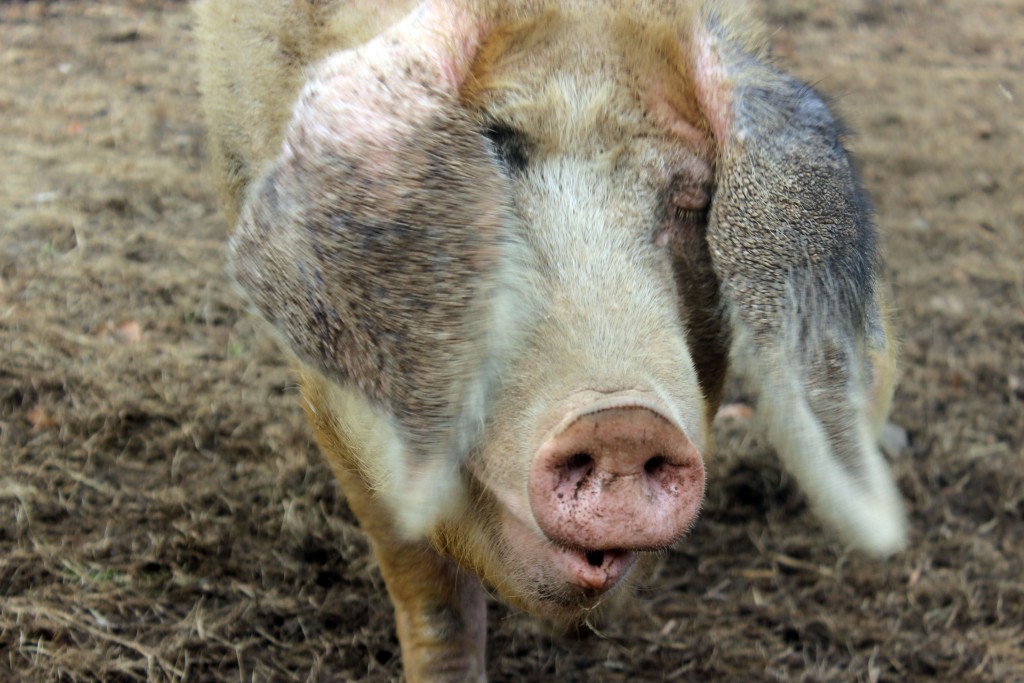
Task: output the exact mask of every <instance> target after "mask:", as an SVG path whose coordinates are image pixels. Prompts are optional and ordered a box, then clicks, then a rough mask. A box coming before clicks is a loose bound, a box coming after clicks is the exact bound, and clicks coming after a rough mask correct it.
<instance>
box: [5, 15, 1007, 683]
mask: <svg viewBox="0 0 1024 683" xmlns="http://www.w3.org/2000/svg"><path fill="white" fill-rule="evenodd" d="M968 7H969V9H968ZM763 10H764V15H765V17H766V19H767V21H768V23H769V25H770V26H772V27H773V30H774V33H773V43H774V47H775V52H776V55H777V58H778V60H779V61H780V62H781V63H782V64H783V65H785V66H786V67H787V68H790V69H791V70H793V71H794V72H796V73H797V74H798V75H800V76H802V77H804V78H806V79H808V80H810V81H812V82H814V83H816V84H817V85H818V87H819V88H820V89H822V90H823V91H825V92H827V93H830V94H832V95H834V96H836V98H837V103H838V108H839V109H840V111H842V112H843V114H844V116H845V118H846V119H847V121H848V122H849V123H850V124H851V126H852V127H853V128H854V129H856V130H857V131H859V135H858V136H857V137H856V138H854V139H853V140H852V141H851V145H852V147H853V149H854V150H855V151H856V153H857V156H858V159H859V162H860V163H861V165H862V167H863V174H864V176H865V179H866V182H867V185H868V188H869V190H870V192H871V194H872V196H873V198H874V201H875V203H876V206H877V210H878V223H879V226H880V228H881V231H882V233H883V236H884V243H885V246H886V250H887V266H886V270H887V274H888V277H889V280H890V281H891V283H892V288H893V291H894V295H895V297H894V298H895V302H896V307H897V310H898V323H897V330H898V334H899V336H900V337H901V339H902V366H903V372H902V383H901V386H900V389H899V391H898V394H897V398H896V403H895V408H894V414H893V420H894V421H895V423H897V424H898V425H900V426H902V427H903V428H904V429H905V430H906V432H907V435H908V443H907V444H906V446H905V447H904V448H903V449H902V450H901V451H900V452H899V453H897V454H896V455H895V456H894V457H893V466H894V469H895V472H896V475H897V477H898V480H899V485H900V488H901V489H902V491H903V493H904V494H905V496H906V500H907V502H908V505H909V510H910V515H911V520H912V525H913V529H912V533H911V543H910V547H909V548H908V549H907V550H906V552H904V553H902V554H900V555H898V556H897V557H895V558H893V559H892V560H890V561H886V562H877V561H873V560H869V559H866V558H864V557H861V556H858V555H855V554H850V553H846V552H844V551H843V550H842V549H841V548H840V547H839V546H838V545H837V544H836V543H835V542H834V541H833V540H832V539H831V538H830V537H829V536H828V535H826V534H825V533H823V532H822V531H821V529H820V528H819V526H818V525H817V523H816V522H815V521H814V519H813V518H812V517H811V516H810V515H809V514H807V510H806V506H805V504H804V502H803V498H802V497H801V495H800V493H799V492H798V491H797V490H796V489H795V487H794V486H793V484H792V482H791V481H790V480H789V479H788V478H787V477H786V476H785V475H784V474H783V473H782V472H781V471H780V469H779V466H778V464H777V462H776V460H775V458H774V456H772V454H771V453H770V452H769V451H768V449H767V448H766V446H765V445H764V444H763V443H762V442H761V441H760V440H759V439H758V438H756V437H753V436H751V435H750V433H749V429H748V427H749V425H748V424H747V422H746V421H745V420H743V419H732V420H723V421H722V422H721V423H720V424H719V425H718V426H719V431H720V435H719V439H720V448H719V453H718V454H717V456H716V457H715V458H714V460H713V461H712V462H711V463H710V466H709V467H710V469H709V477H710V478H709V495H708V501H707V504H706V506H705V510H704V512H703V514H702V518H701V521H700V522H699V524H698V527H697V528H696V530H695V531H694V532H693V533H692V535H691V536H690V537H689V539H688V540H687V541H685V542H684V543H683V544H682V545H681V547H680V548H679V549H678V550H675V551H673V552H671V553H669V554H668V555H667V556H666V557H665V563H664V569H663V571H662V573H661V576H660V578H659V579H658V580H657V581H656V582H655V583H654V585H652V586H651V587H650V588H648V589H646V590H644V591H642V592H641V595H640V599H639V600H637V601H635V604H634V605H633V606H632V607H631V608H630V612H631V613H629V614H627V615H625V616H623V617H622V618H621V619H618V620H616V621H614V622H612V623H610V624H608V625H607V626H606V628H605V629H604V630H603V631H602V632H601V633H600V634H598V635H592V636H590V637H589V638H585V639H583V640H580V641H572V642H566V641H563V640H559V639H557V638H552V637H550V636H548V635H547V634H546V632H545V629H544V628H543V626H542V625H540V624H537V623H536V622H534V621H532V620H530V619H528V618H526V617H525V616H523V615H521V614H518V613H516V612H514V611H511V610H509V609H506V608H504V607H502V606H500V605H498V604H497V603H495V604H494V605H492V607H491V609H490V613H489V623H490V637H489V645H488V647H489V664H488V666H489V673H490V676H491V678H492V680H495V681H543V680H559V681H586V682H588V683H594V682H598V681H674V680H681V681H762V680H765V681H767V680H801V681H872V682H873V681H931V680H941V681H1024V139H1022V138H1024V116H1022V114H1024V3H1022V2H1021V1H1020V0H980V1H978V2H973V3H960V2H954V1H953V0H946V1H942V0H940V1H937V2H927V1H925V0H853V1H852V2H843V3H839V2H835V3H832V4H829V3H820V2H811V1H809V0H796V1H795V2H786V3H784V2H781V1H776V0H770V1H769V2H767V3H765V4H764V6H763ZM190 21H191V17H190V10H189V8H188V6H187V4H185V3H183V2H169V1H166V2H161V1H159V0H110V1H104V2H97V1H89V2H85V1H82V2H18V1H15V2H11V1H10V0H7V1H5V2H0V74H2V75H0V153H2V159H3V172H2V176H0V653H2V656H0V680H61V681H64V680H67V681H80V680H103V681H132V680H156V681H160V680H174V681H179V680H182V681H185V680H187V681H237V680H242V681H250V680H252V681H316V680H329V681H345V680H365V681H393V680H398V679H399V678H400V676H401V662H400V659H399V651H398V646H397V641H396V639H395V636H394V632H393V623H392V617H391V613H390V606H389V604H388V602H387V600H386V597H385V595H384V588H383V585H382V583H381V579H380V576H379V574H378V573H377V570H376V568H375V565H374V562H373V560H372V558H371V557H370V556H369V554H368V548H367V543H366V541H365V539H364V538H363V537H362V535H361V534H360V532H359V531H358V529H357V527H356V525H355V523H354V521H353V518H352V516H351V514H350V512H349V510H348V508H347V507H346V504H345V502H344V500H343V499H342V498H341V497H340V494H339V492H338V489H337V487H336V485H335V484H334V482H333V480H332V479H331V477H330V475H329V473H328V471H327V469H326V467H325V466H324V464H323V463H322V462H321V460H320V457H319V455H318V453H317V451H316V450H315V448H314V446H313V445H312V443H311V439H310V437H309V434H308V431H307V428H306V426H305V425H304V423H303V419H302V416H301V414H300V410H299V407H298V401H297V398H296V392H295V386H294V382H293V379H292V377H291V374H290V372H289V369H288V367H287V365H286V364H285V361H284V360H283V358H282V356H281V354H279V353H278V352H277V351H276V350H275V348H274V347H273V345H272V344H271V343H270V342H269V341H268V340H267V339H266V338H265V337H264V336H263V335H262V334H260V333H257V327H256V325H255V324H254V322H253V321H252V320H251V319H250V318H249V317H248V316H247V315H246V314H245V313H244V312H243V306H242V305H241V301H240V299H239V297H238V296H237V295H236V294H235V292H234V291H233V289H232V287H231V286H230V284H229V282H228V280H227V277H226V276H225V273H224V258H223V248H224V241H225V236H226V234H227V231H228V228H227V226H226V225H225V224H224V222H223V219H222V218H221V217H220V216H219V214H218V209H217V206H216V203H215V200H214V195H213V192H212V190H211V183H210V180H209V178H208V177H207V176H206V175H204V171H203V168H204V157H205V152H204V133H203V126H202V122H201V120H200V117H199V113H198V109H197V93H196V85H195V83H196V75H195V67H194V65H193V54H192V36H191V31H190Z"/></svg>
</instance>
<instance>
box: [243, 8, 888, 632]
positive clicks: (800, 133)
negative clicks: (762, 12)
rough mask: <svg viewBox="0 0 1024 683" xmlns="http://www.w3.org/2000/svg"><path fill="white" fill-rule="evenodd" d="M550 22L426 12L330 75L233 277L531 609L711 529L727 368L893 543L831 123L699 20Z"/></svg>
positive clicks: (417, 496)
mask: <svg viewBox="0 0 1024 683" xmlns="http://www.w3.org/2000/svg"><path fill="white" fill-rule="evenodd" d="M543 4H544V3H537V2H525V3H493V7H491V8H490V9H479V7H477V5H479V3H473V5H474V9H469V8H468V4H467V5H463V4H462V3H458V2H449V3H443V2H438V3H433V4H431V3H428V4H426V5H423V6H421V7H420V8H418V9H417V11H416V12H415V13H414V14H413V15H411V16H410V17H408V18H407V19H406V20H404V21H403V22H401V23H400V24H398V25H396V26H395V27H394V28H392V29H391V30H389V31H388V32H387V33H385V34H383V35H382V36H379V37H378V38H376V39H375V40H373V41H371V42H370V43H368V44H366V45H364V46H362V47H360V48H358V49H356V50H352V51H346V52H342V53H338V54H335V55H333V56H332V57H330V58H329V59H328V60H326V61H325V62H324V63H323V64H321V65H320V66H318V67H317V68H316V69H315V70H314V71H312V72H311V74H310V77H309V79H308V81H307V84H306V86H305V88H304V90H303V92H302V93H301V94H300V96H299V99H298V102H297V104H296V106H295V110H294V114H293V117H292V121H291V123H290V126H289V129H288V131H287V133H286V138H285V143H284V148H283V150H282V152H281V154H280V155H279V157H278V158H277V159H275V160H274V161H273V162H272V163H271V164H269V166H268V168H267V169H266V171H265V172H264V174H263V176H262V178H261V179H260V180H258V181H256V182H254V183H253V186H252V187H251V188H250V192H249V195H248V198H247V201H246V204H245V206H244V207H243V211H242V215H241V218H240V220H239V224H238V230H237V232H236V235H235V237H234V239H233V241H232V265H233V269H234V273H235V276H236V278H237V279H238V281H239V282H240V283H241V285H242V286H243V288H244V289H245V290H246V291H247V293H248V294H249V296H250V297H251V298H252V300H253V302H254V303H255V305H256V307H257V308H258V309H259V310H260V312H261V313H262V315H263V316H264V317H266V318H267V319H268V320H269V321H270V322H271V323H272V324H273V325H274V326H275V328H276V329H277V330H278V332H279V333H280V334H281V335H282V337H283V338H284V343H285V344H286V345H287V346H288V347H289V348H290V349H292V350H293V351H294V352H295V354H296V355H297V356H298V357H299V358H300V359H301V360H302V361H304V362H305V363H306V364H307V365H309V366H311V367H312V368H313V369H315V370H316V371H317V372H318V373H319V374H320V375H321V376H322V377H324V378H325V379H326V381H327V382H328V383H329V384H330V387H331V388H330V390H329V391H328V392H327V401H326V403H327V404H329V405H330V406H331V410H332V411H333V412H334V413H335V417H336V419H337V421H338V423H339V425H340V431H341V432H342V433H344V434H345V435H346V436H345V438H346V439H347V440H348V441H349V442H350V444H349V447H350V448H351V449H352V450H353V451H354V452H355V453H356V454H357V456H356V457H357V460H358V461H359V464H360V468H361V470H362V473H363V476H365V477H366V479H367V481H368V482H369V485H370V486H371V488H373V489H374V490H375V491H376V492H377V495H379V496H380V497H381V499H382V500H383V501H385V503H386V505H387V508H388V509H389V511H390V514H392V515H393V517H394V523H395V525H396V528H397V529H399V530H400V532H401V533H403V534H406V535H408V536H416V535H425V536H427V537H429V538H431V540H432V541H433V542H434V544H435V545H436V546H437V547H438V548H440V549H441V550H443V551H444V552H446V553H448V554H450V555H452V556H453V557H455V558H456V559H457V560H458V561H459V562H460V563H461V564H463V565H464V566H467V567H470V568H472V569H473V570H474V571H475V572H477V573H478V574H479V575H480V576H482V577H483V578H484V579H485V580H486V581H488V582H489V583H491V584H492V585H494V586H495V587H497V588H498V590H499V591H500V592H501V593H502V594H503V595H504V596H505V597H506V598H507V599H508V600H510V601H511V602H513V603H516V604H518V605H521V606H523V607H525V608H527V609H529V610H530V611H533V612H536V613H542V614H546V615H548V616H552V617H558V618H564V619H575V618H579V617H580V615H581V614H582V613H583V612H584V611H585V610H587V609H589V608H591V607H593V606H594V605H595V604H596V603H597V602H598V601H599V600H600V599H601V596H602V595H603V594H605V593H606V592H607V591H608V590H609V589H611V588H612V587H614V586H615V585H617V584H619V583H620V582H621V580H622V579H623V577H624V576H625V575H626V574H627V573H628V572H629V571H630V569H631V567H632V566H633V564H634V562H635V560H636V559H637V558H638V557H641V556H644V555H645V554H649V551H657V550H660V549H664V548H666V547H668V546H670V545H671V544H673V543H675V542H676V541H678V540H679V539H680V538H681V537H682V536H683V535H684V534H685V533H686V531H687V530H688V529H689V528H690V526H691V525H692V524H693V523H694V521H695V518H696V516H697V513H698V510H699V507H700V502H701V499H702V496H703V491H704V466H703V456H704V454H706V453H707V452H708V450H709V447H710V418H711V415H712V414H713V412H714V410H715V408H716V406H717V403H718V401H719V399H720V395H721V390H722V383H723V377H724V373H725V370H726V364H727V363H726V359H727V358H728V357H730V354H731V357H732V358H733V360H734V364H735V365H738V366H739V367H740V369H741V370H743V371H745V372H746V373H747V374H748V375H749V376H751V378H752V379H753V380H754V384H755V385H756V387H757V388H759V389H760V390H761V392H762V394H764V393H765V392H770V394H769V395H767V396H766V397H765V399H764V401H763V403H764V402H768V403H772V404H774V405H775V407H765V408H764V409H763V412H765V413H766V414H767V415H768V420H769V421H770V424H769V434H770V436H772V437H773V439H774V440H775V441H776V443H777V445H778V446H779V449H780V453H781V455H782V456H783V458H784V460H785V461H786V462H787V464H788V465H789V466H790V467H791V468H792V469H793V470H794V471H795V474H796V475H797V476H798V477H799V478H800V479H801V481H802V482H803V483H804V485H805V487H806V488H807V490H808V493H809V495H810V497H811V500H812V503H813V504H814V505H815V506H816V507H817V508H818V509H819V511H820V512H821V513H822V515H823V516H824V517H825V518H826V520H828V521H830V522H832V523H833V525H834V526H836V527H837V528H838V529H839V530H840V531H841V532H843V533H845V535H846V537H847V539H849V540H850V541H852V542H854V543H856V544H858V545H859V546H861V547H864V548H866V549H868V550H872V551H875V552H879V553H885V552H889V551H891V550H892V549H894V548H895V547H897V546H898V545H899V543H900V541H901V539H902V533H903V532H902V521H901V520H902V518H901V513H900V509H899V502H898V498H897V497H896V495H895V493H894V488H893V486H892V483H891V481H890V479H889V477H888V474H887V472H886V470H885V467H884V463H882V461H881V460H880V457H879V455H878V453H877V450H876V449H875V447H874V445H873V435H872V433H871V425H870V419H869V413H870V406H869V405H868V404H869V403H870V398H869V397H868V396H867V394H868V393H869V392H868V390H867V389H866V387H868V386H870V385H871V384H872V383H876V384H877V383H878V378H877V377H876V376H875V375H876V374H877V372H876V370H875V366H874V365H873V364H872V361H871V355H872V354H883V355H884V352H885V350H886V349H887V348H888V347H887V341H886V334H885V331H884V326H883V324H882V320H883V315H882V313H881V312H880V310H879V308H878V297H877V293H876V291H875V272H876V269H877V264H876V257H875V248H874V237H873V232H872V229H871V226H870V221H869V218H868V215H867V210H866V208H865V204H864V202H863V199H862V198H861V192H860V190H859V188H858V185H857V182H856V179H855V178H854V176H853V174H852V172H851V170H850V167H849V162H848V160H847V157H846V154H845V152H844V151H843V149H842V147H841V146H840V145H839V143H838V141H837V129H838V127H837V125H836V123H835V122H834V121H833V120H832V118H831V116H830V115H829V114H828V111H827V110H826V109H825V107H824V105H823V104H822V103H821V101H820V99H819V98H818V97H817V96H816V95H815V94H814V93H813V92H812V91H811V90H809V89H808V88H806V87H805V86H803V85H802V84H800V83H798V82H796V81H794V80H792V79H790V78H789V77H787V76H785V75H783V74H781V73H779V72H778V71H776V70H774V69H773V68H772V67H770V66H768V65H767V64H766V63H765V62H764V61H763V55H762V54H761V53H760V51H759V50H758V49H756V48H755V47H752V45H753V42H752V41H751V40H750V39H749V37H747V36H742V35H736V34H735V33H733V32H729V31H726V29H725V28H724V26H725V24H724V23H723V22H720V21H719V20H718V17H716V15H715V14H714V13H713V12H711V11H707V10H693V9H686V8H683V9H679V10H669V9H666V8H665V7H659V13H658V15H657V16H655V15H654V14H653V11H648V12H647V13H645V12H642V11H640V10H636V9H630V10H622V9H619V8H618V4H619V3H614V2H607V3H577V4H578V5H579V7H577V8H576V9H572V8H568V9H565V8H562V9H558V8H547V7H540V5H543ZM570 4H571V3H570ZM681 4H684V3H681ZM728 25H729V26H731V27H732V28H731V29H730V31H735V30H736V29H735V27H736V26H737V25H742V23H741V22H739V23H738V22H736V21H730V22H728ZM776 402H777V403H776Z"/></svg>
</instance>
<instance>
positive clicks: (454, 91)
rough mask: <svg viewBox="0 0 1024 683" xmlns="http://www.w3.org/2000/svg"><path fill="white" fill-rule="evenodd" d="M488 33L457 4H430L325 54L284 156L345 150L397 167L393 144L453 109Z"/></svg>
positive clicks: (296, 115)
mask: <svg viewBox="0 0 1024 683" xmlns="http://www.w3.org/2000/svg"><path fill="white" fill-rule="evenodd" d="M486 31H487V24H486V22H484V21H482V20H481V19H479V18H477V17H475V16H471V15H469V14H467V13H466V12H464V11H462V10H461V9H460V8H459V7H458V6H456V5H455V4H452V3H446V2H429V3H425V4H424V5H422V6H421V7H420V8H419V9H418V10H417V11H415V12H413V13H412V14H410V15H409V16H407V17H406V18H405V19H403V20H402V21H400V22H398V23H397V24H395V25H394V26H392V27H391V28H390V29H388V30H387V31H385V32H384V33H382V34H381V35H379V36H377V37H376V38H374V39H373V40H371V41H370V42H368V43H366V44H365V45H361V46H360V47H358V48H355V49H353V50H346V51H343V52H338V53H335V54H333V55H331V56H330V57H328V58H327V59H326V60H324V61H323V62H322V63H321V64H320V65H319V66H317V67H316V71H315V72H314V74H313V76H312V77H311V78H310V79H309V81H308V83H307V85H306V87H305V88H304V89H303V91H302V93H301V95H300V96H299V100H298V102H297V103H296V106H295V112H294V115H293V117H292V123H291V127H290V130H289V134H288V140H287V142H286V145H285V157H286V158H287V157H291V156H295V155H296V154H297V153H300V152H301V151H303V150H308V149H310V148H313V147H314V146H322V147H326V148H332V147H333V148H337V147H339V146H344V147H345V148H347V149H348V150H351V151H350V152H349V153H354V154H356V155H357V156H358V157H359V158H362V159H366V160H367V161H368V162H369V163H368V166H373V165H378V164H383V165H389V164H393V163H395V160H394V157H395V154H396V153H395V150H394V148H393V141H395V140H401V139H404V138H406V137H408V136H409V135H410V134H412V132H413V131H414V130H415V129H416V128H417V127H418V126H420V125H422V122H423V121H425V120H429V119H430V118H431V117H432V116H433V115H435V114H437V113H438V112H441V111H443V110H444V109H445V108H447V107H453V106H457V99H458V91H459V88H460V87H461V86H462V84H463V82H464V81H465V79H466V77H467V76H468V74H469V69H470V67H471V65H472V62H473V59H474V57H475V56H476V51H477V49H478V48H479V45H480V41H481V40H482V38H483V36H484V35H485V33H486ZM408 162H409V160H408V159H405V160H403V163H405V164H407V163H408Z"/></svg>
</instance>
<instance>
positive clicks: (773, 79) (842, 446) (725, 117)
mask: <svg viewBox="0 0 1024 683" xmlns="http://www.w3.org/2000/svg"><path fill="white" fill-rule="evenodd" d="M730 23H731V22H730ZM686 43H687V48H688V49H689V50H690V58H689V60H688V63H689V64H690V67H691V69H692V71H691V77H692V79H693V86H694V92H695V95H696V100H697V102H698V104H699V106H700V109H701V110H702V112H703V115H704V117H705V118H706V124H707V128H708V129H709V130H710V133H711V137H712V138H713V140H714V144H713V147H714V149H715V152H714V154H715V167H716V170H715V189H714V192H713V196H712V201H711V207H710V213H709V216H708V226H707V242H708V248H709V251H710V258H711V263H712V265H713V268H714V270H715V274H716V275H717V277H718V279H719V280H720V282H721V297H722V300H723V302H724V305H725V309H726V310H725V315H726V320H727V324H728V325H729V326H730V328H731V330H730V331H731V333H732V347H731V352H730V355H731V359H732V363H733V365H734V367H736V368H737V369H738V370H739V371H740V372H741V373H742V374H744V375H745V376H746V377H747V378H748V379H750V380H752V381H753V383H754V384H755V385H756V389H757V391H758V394H759V400H758V413H759V416H760V417H761V418H762V419H763V420H764V421H765V423H766V427H767V433H768V437H769V439H770V440H771V441H772V444H773V445H774V446H775V448H776V449H777V450H778V452H779V455H780V457H781V458H782V460H783V462H784V464H785V465H786V467H787V469H788V470H789V471H790V472H791V473H792V474H794V475H795V476H796V478H797V480H798V481H799V483H800V484H801V486H802V488H803V489H804V491H805V492H806V494H807V496H808V498H809V500H810V502H811V505H812V507H813V508H814V509H815V510H816V512H817V514H818V515H819V516H820V517H821V518H823V519H824V520H825V521H826V522H827V523H829V525H830V526H832V527H834V528H835V529H836V530H837V531H838V532H839V533H840V534H841V535H842V536H843V537H844V538H845V539H846V540H847V541H848V542H849V543H851V544H852V545H854V546H856V547H859V548H861V549H863V550H866V551H868V552H871V553H874V554H878V555H885V554H888V553H891V552H894V551H896V550H898V549H899V548H900V547H901V546H902V545H903V543H904V537H905V533H906V531H905V519H904V513H903V506H902V502H901V499H900V496H899V493H898V491H897V488H896V486H895V485H894V483H893V480H892V477H891V474H890V472H889V469H888V466H887V464H886V462H885V460H884V458H883V457H882V455H881V453H880V452H879V449H878V446H877V438H878V431H879V429H880V427H881V424H882V422H883V421H884V419H885V413H886V411H887V410H888V403H889V399H890V398H891V392H892V388H893V379H892V376H893V374H894V372H895V370H894V360H893V358H894V353H893V350H892V342H891V341H890V340H889V336H888V329H887V324H886V315H887V312H886V311H885V310H884V303H883V299H882V295H881V292H880V283H879V280H878V277H879V267H880V266H879V257H878V253H877V238H876V235H875V231H874V227H873V225H872V220H871V212H870V209H869V207H868V204H867V200H866V198H865V196H864V193H863V191H862V189H861V187H860V184H859V180H858V178H857V176H856V173H855V172H854V170H853V169H852V168H851V164H850V159H849V157H848V155H847V153H846V151H845V149H844V148H843V146H842V144H841V142H840V135H841V133H842V129H841V126H840V125H839V124H838V123H837V122H836V120H835V119H834V118H833V116H832V115H831V113H830V112H829V110H828V108H827V107H826V105H825V103H824V102H823V101H822V99H821V98H820V97H819V96H818V95H817V94H816V93H815V92H814V91H813V90H812V89H811V88H810V87H808V86H807V85H805V84H803V83H801V82H799V81H797V80H795V79H793V78H791V77H789V76H787V75H785V74H783V73H781V72H779V71H777V70H776V69H774V68H772V67H771V66H769V65H767V64H766V63H765V62H764V61H763V59H762V58H760V57H759V56H757V55H755V54H753V53H752V51H751V50H750V49H749V48H748V47H746V46H745V45H744V44H743V41H742V40H740V39H738V38H737V37H736V36H735V35H732V34H730V32H729V29H727V28H726V22H723V21H721V20H720V19H719V18H717V17H715V16H714V15H713V14H706V15H705V16H703V17H702V19H701V20H700V21H698V22H696V27H695V29H694V31H693V34H692V35H691V36H690V37H689V40H687V41H686Z"/></svg>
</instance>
